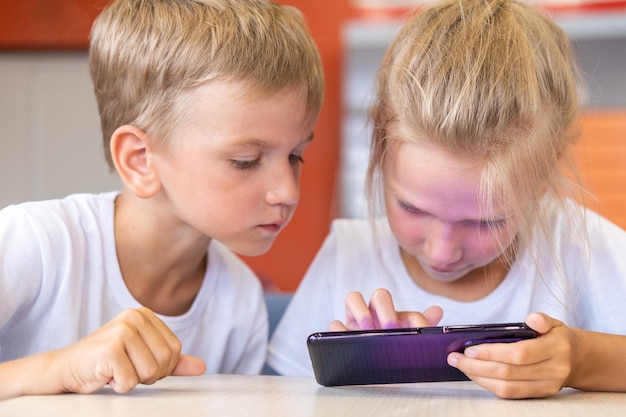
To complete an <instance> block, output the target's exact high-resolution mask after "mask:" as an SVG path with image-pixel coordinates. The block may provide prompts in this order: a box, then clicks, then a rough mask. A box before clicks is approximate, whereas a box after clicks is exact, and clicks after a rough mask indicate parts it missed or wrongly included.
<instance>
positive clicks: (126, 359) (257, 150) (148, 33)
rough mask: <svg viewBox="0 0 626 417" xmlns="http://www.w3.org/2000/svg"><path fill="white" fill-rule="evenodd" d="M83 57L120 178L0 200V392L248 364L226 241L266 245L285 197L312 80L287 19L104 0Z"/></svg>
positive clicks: (153, 1) (243, 368)
mask: <svg viewBox="0 0 626 417" xmlns="http://www.w3.org/2000/svg"><path fill="white" fill-rule="evenodd" d="M90 66H91V73H92V78H93V82H94V90H95V94H96V98H97V101H98V107H99V111H100V116H101V124H102V132H103V138H104V144H105V152H106V157H107V160H108V162H109V164H110V166H111V167H112V169H115V170H116V171H117V173H118V174H119V175H120V178H121V179H122V182H123V185H124V187H123V190H122V191H121V192H119V193H117V192H114V193H103V194H98V195H92V194H88V195H72V196H69V197H67V198H65V199H62V200H51V201H44V202H34V203H25V204H22V205H17V206H11V207H8V208H6V209H4V210H2V211H0V294H2V299H3V302H2V304H1V305H0V362H2V363H0V399H1V398H8V397H12V396H17V395H23V394H46V393H60V392H66V391H70V392H81V393H88V392H93V391H95V390H97V389H99V388H100V387H102V386H103V385H105V384H109V385H110V386H111V387H112V388H113V389H114V390H115V391H117V392H127V391H129V390H131V389H132V388H133V387H134V386H135V385H137V384H138V383H144V384H151V383H153V382H155V381H157V380H158V379H160V378H163V377H165V376H167V375H198V374H201V373H203V372H209V373H251V374H252V373H258V372H259V371H260V370H261V368H262V365H263V362H264V359H265V348H266V338H267V313H266V310H265V305H264V303H263V298H262V290H261V287H260V284H259V282H258V281H257V280H256V278H255V276H254V275H253V273H252V272H251V271H250V270H249V269H248V268H247V267H246V266H245V264H244V263H243V262H242V261H240V260H239V259H238V258H237V257H236V256H235V255H234V254H233V253H232V252H231V250H232V251H233V252H237V253H240V254H244V255H256V254H261V253H263V252H265V251H266V250H267V249H269V247H270V246H271V244H272V243H273V241H274V239H275V238H276V236H277V234H278V233H279V232H280V230H281V229H282V228H283V227H284V226H285V225H286V224H287V223H288V222H289V220H290V219H291V217H292V214H293V212H294V209H295V207H296V203H297V201H298V197H299V171H300V164H301V162H302V153H303V152H304V150H305V148H306V147H307V145H308V143H309V142H310V141H311V139H312V136H313V134H312V132H313V125H314V123H315V121H316V119H317V116H318V113H319V110H320V107H321V102H322V96H323V88H324V81H323V75H322V68H321V63H320V58H319V55H318V52H317V50H316V48H315V45H314V43H313V42H312V40H311V38H310V36H309V34H308V32H307V31H306V28H305V26H304V24H303V22H302V18H301V16H300V15H299V14H298V13H297V12H296V11H294V10H293V9H292V8H289V7H285V6H280V5H277V4H272V3H269V2H267V1H263V0H211V1H209V0H204V1H202V0H179V1H176V2H172V1H168V0H150V1H148V0H117V1H114V2H113V3H112V4H111V5H110V6H109V7H108V8H106V9H105V10H104V11H103V12H102V14H101V15H100V16H99V17H98V19H97V20H96V22H95V23H94V26H93V29H92V33H91V43H90ZM105 323H106V324H105ZM103 324H104V325H103ZM181 352H184V353H185V354H181Z"/></svg>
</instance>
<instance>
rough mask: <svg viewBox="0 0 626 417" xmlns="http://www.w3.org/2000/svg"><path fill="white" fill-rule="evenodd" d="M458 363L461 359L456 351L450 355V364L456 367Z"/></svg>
mask: <svg viewBox="0 0 626 417" xmlns="http://www.w3.org/2000/svg"><path fill="white" fill-rule="evenodd" d="M458 363H459V359H458V358H457V357H456V355H455V354H454V353H452V354H450V355H448V365H450V366H454V367H455V368H456V365H457V364H458Z"/></svg>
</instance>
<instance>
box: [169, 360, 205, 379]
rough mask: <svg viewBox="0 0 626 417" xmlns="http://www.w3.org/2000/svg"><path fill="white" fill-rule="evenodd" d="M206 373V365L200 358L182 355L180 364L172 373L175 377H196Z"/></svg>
mask: <svg viewBox="0 0 626 417" xmlns="http://www.w3.org/2000/svg"><path fill="white" fill-rule="evenodd" d="M205 372H206V364H205V363H204V362H203V361H202V359H200V358H196V357H195V356H190V355H180V357H179V358H178V363H177V364H176V367H174V370H173V371H172V375H173V376H196V375H202V374H203V373H205Z"/></svg>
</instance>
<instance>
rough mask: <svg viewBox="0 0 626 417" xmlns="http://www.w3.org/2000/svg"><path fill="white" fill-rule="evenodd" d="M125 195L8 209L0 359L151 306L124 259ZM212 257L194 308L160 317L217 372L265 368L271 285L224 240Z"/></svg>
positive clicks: (0, 215) (0, 223)
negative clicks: (119, 237)
mask: <svg viewBox="0 0 626 417" xmlns="http://www.w3.org/2000/svg"><path fill="white" fill-rule="evenodd" d="M116 196H117V193H104V194H98V195H94V194H77V195H71V196H69V197H67V198H65V199H62V200H49V201H42V202H30V203H24V204H20V205H15V206H9V207H7V208H5V209H3V210H2V211H0V361H7V360H10V359H15V358H19V357H24V356H28V355H32V354H35V353H38V352H43V351H48V350H52V349H55V348H59V347H62V346H67V345H69V344H71V343H74V342H76V341H77V340H78V339H80V338H82V337H84V336H86V335H87V334H89V333H91V332H93V331H94V330H96V329H97V328H99V327H100V326H102V325H103V324H104V323H106V322H108V321H109V320H111V319H112V318H113V317H115V316H116V315H117V314H118V313H120V312H121V311H122V310H123V309H126V308H138V307H141V305H140V303H139V302H138V301H137V300H135V299H134V297H133V296H132V295H131V293H130V292H129V291H128V288H127V287H126V285H125V283H124V280H123V278H122V275H121V272H120V268H119V264H118V260H117V254H116V249H115V239H114V227H113V213H114V199H115V197H116ZM208 259H209V262H208V268H207V271H206V275H205V277H204V281H203V283H202V287H201V288H200V291H199V292H198V295H197V296H196V298H195V300H194V302H193V304H192V306H191V308H190V309H189V311H187V312H186V313H185V314H183V315H180V316H159V317H160V318H161V319H162V320H163V321H164V322H165V323H166V324H167V325H168V326H169V328H170V329H171V330H172V331H173V332H174V333H175V334H176V336H177V337H178V338H179V339H180V340H181V342H182V346H183V353H187V354H191V355H195V356H198V357H200V358H202V359H203V360H204V361H205V362H206V365H207V372H208V373H242V374H258V373H259V372H260V371H261V369H262V367H263V363H264V361H265V353H266V347H267V331H268V324H267V323H268V322H267V310H266V307H265V303H264V300H263V292H262V288H261V285H260V283H259V281H258V280H257V279H256V276H255V275H254V273H253V272H252V271H251V270H250V269H249V268H248V267H247V266H246V265H245V264H244V263H243V262H242V261H241V260H240V259H239V258H238V257H236V256H235V255H234V254H233V253H232V252H230V251H229V250H228V249H227V248H226V247H225V246H223V245H222V244H220V243H218V242H216V241H212V242H211V244H210V245H209V248H208Z"/></svg>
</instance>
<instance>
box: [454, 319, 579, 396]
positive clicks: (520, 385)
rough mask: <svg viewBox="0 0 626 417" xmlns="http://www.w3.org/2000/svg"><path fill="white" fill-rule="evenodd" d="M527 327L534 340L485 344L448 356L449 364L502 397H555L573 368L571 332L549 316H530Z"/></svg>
mask: <svg viewBox="0 0 626 417" xmlns="http://www.w3.org/2000/svg"><path fill="white" fill-rule="evenodd" d="M526 324H527V325H528V326H529V327H530V328H532V329H533V330H535V331H536V332H537V333H539V337H538V338H537V339H530V340H523V341H520V342H515V343H494V344H491V343H486V344H483V345H477V346H472V347H470V348H468V349H466V350H465V353H464V354H462V353H451V354H450V355H449V356H448V363H449V364H450V365H451V366H454V367H456V368H458V369H459V370H461V371H462V372H464V373H465V374H466V375H467V376H468V377H469V378H471V379H472V380H473V381H474V382H476V383H477V384H478V385H480V386H482V387H483V388H485V389H487V390H489V391H491V392H493V393H494V394H496V395H497V396H498V397H501V398H542V397H548V396H550V395H553V394H556V393H557V392H558V391H559V390H561V388H563V386H564V385H565V382H566V380H567V378H568V377H569V375H570V372H571V368H572V331H571V329H569V328H568V327H567V326H565V325H564V324H563V323H561V322H560V321H558V320H555V319H552V318H551V317H549V316H547V315H545V314H541V313H533V314H530V315H529V316H528V317H527V318H526Z"/></svg>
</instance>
